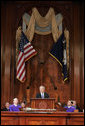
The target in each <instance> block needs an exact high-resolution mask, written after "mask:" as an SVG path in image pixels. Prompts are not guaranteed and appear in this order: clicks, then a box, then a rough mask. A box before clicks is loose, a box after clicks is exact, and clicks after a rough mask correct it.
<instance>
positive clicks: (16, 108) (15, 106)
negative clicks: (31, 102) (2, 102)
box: [9, 98, 21, 111]
mask: <svg viewBox="0 0 85 126" xmlns="http://www.w3.org/2000/svg"><path fill="white" fill-rule="evenodd" d="M20 108H21V106H20V105H18V98H14V99H13V105H10V106H9V110H10V111H20Z"/></svg>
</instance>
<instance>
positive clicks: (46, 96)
mask: <svg viewBox="0 0 85 126" xmlns="http://www.w3.org/2000/svg"><path fill="white" fill-rule="evenodd" d="M36 98H42V97H41V94H40V93H39V94H37V95H36ZM44 98H49V95H48V94H47V93H46V92H44Z"/></svg>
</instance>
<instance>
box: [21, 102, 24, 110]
mask: <svg viewBox="0 0 85 126" xmlns="http://www.w3.org/2000/svg"><path fill="white" fill-rule="evenodd" d="M24 108H25V103H24V102H22V103H21V109H20V110H21V111H23V110H24Z"/></svg>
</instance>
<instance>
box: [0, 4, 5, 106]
mask: <svg viewBox="0 0 85 126" xmlns="http://www.w3.org/2000/svg"><path fill="white" fill-rule="evenodd" d="M5 20H6V5H4V4H2V6H1V31H2V32H1V106H2V107H3V105H4V95H5V94H4V69H5V59H4V54H5V28H6V23H5Z"/></svg>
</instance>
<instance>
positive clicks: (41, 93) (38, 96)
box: [36, 85, 49, 98]
mask: <svg viewBox="0 0 85 126" xmlns="http://www.w3.org/2000/svg"><path fill="white" fill-rule="evenodd" d="M39 90H40V93H38V94H37V95H36V98H49V95H48V94H47V93H46V92H45V87H44V86H42V85H41V86H40V87H39Z"/></svg>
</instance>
